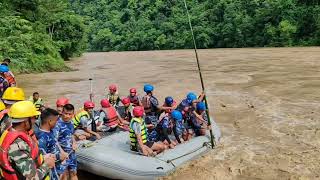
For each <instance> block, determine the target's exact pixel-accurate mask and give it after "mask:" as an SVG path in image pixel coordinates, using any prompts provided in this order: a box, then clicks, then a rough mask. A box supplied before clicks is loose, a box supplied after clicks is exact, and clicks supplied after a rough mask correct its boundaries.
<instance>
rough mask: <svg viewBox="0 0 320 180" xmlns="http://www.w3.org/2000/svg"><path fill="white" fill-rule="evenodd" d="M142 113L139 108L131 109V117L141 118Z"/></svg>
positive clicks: (142, 110) (141, 109)
mask: <svg viewBox="0 0 320 180" xmlns="http://www.w3.org/2000/svg"><path fill="white" fill-rule="evenodd" d="M143 113H144V109H143V107H141V106H136V107H134V108H133V116H135V117H142V116H143Z"/></svg>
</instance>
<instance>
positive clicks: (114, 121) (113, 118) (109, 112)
mask: <svg viewBox="0 0 320 180" xmlns="http://www.w3.org/2000/svg"><path fill="white" fill-rule="evenodd" d="M102 111H103V112H104V113H105V114H106V116H107V117H106V118H105V123H106V125H107V126H108V127H116V126H118V124H119V122H118V114H117V111H116V109H115V108H114V107H113V106H111V107H108V108H103V109H101V110H100V112H102Z"/></svg>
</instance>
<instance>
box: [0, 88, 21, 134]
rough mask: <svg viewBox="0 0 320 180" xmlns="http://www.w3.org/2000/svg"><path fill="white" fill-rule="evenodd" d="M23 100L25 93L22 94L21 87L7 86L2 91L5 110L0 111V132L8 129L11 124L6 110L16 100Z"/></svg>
mask: <svg viewBox="0 0 320 180" xmlns="http://www.w3.org/2000/svg"><path fill="white" fill-rule="evenodd" d="M24 100H25V95H24V91H23V89H21V88H17V87H9V88H7V89H6V91H5V92H4V93H3V95H2V101H3V103H4V104H5V110H3V111H1V112H0V124H1V130H0V133H2V132H3V131H4V130H6V129H8V128H9V127H10V126H11V122H10V120H9V116H8V112H9V109H10V108H11V106H12V105H13V104H14V103H16V102H18V101H24Z"/></svg>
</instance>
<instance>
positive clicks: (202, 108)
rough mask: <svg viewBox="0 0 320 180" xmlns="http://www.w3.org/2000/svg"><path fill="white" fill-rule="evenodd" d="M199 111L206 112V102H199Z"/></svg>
mask: <svg viewBox="0 0 320 180" xmlns="http://www.w3.org/2000/svg"><path fill="white" fill-rule="evenodd" d="M197 110H198V111H204V110H206V104H205V103H204V102H198V103H197Z"/></svg>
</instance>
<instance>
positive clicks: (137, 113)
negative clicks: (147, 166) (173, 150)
mask: <svg viewBox="0 0 320 180" xmlns="http://www.w3.org/2000/svg"><path fill="white" fill-rule="evenodd" d="M143 115H144V110H143V107H141V106H136V107H135V108H134V109H133V116H134V117H133V118H132V120H131V122H130V131H129V137H130V149H131V150H132V151H140V152H142V154H143V155H145V156H154V155H156V154H159V153H161V152H162V151H164V150H165V146H164V145H162V144H159V143H156V142H153V141H148V137H147V127H146V124H145V122H144V120H143V118H142V117H143Z"/></svg>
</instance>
